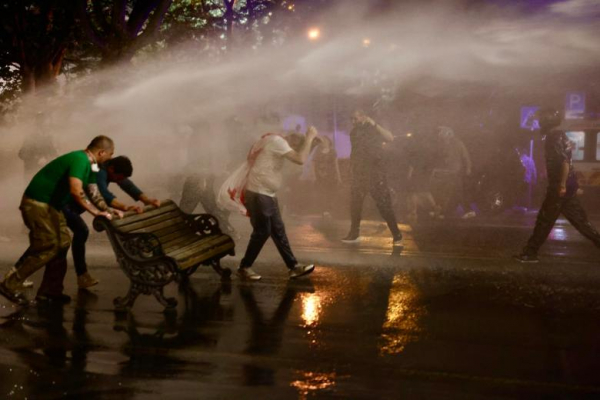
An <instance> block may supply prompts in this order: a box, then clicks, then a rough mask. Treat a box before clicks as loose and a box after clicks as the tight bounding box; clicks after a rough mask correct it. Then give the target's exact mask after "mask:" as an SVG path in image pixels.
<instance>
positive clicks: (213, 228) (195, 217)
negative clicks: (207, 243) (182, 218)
mask: <svg viewBox="0 0 600 400" xmlns="http://www.w3.org/2000/svg"><path fill="white" fill-rule="evenodd" d="M186 222H187V224H188V225H189V226H190V228H192V230H193V231H194V232H195V233H196V234H197V235H200V236H207V235H214V234H220V233H222V232H221V228H220V227H219V220H218V219H216V218H215V217H214V216H212V215H210V214H186Z"/></svg>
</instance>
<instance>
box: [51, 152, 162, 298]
mask: <svg viewBox="0 0 600 400" xmlns="http://www.w3.org/2000/svg"><path fill="white" fill-rule="evenodd" d="M132 174H133V166H132V165H131V161H130V160H129V158H127V157H125V156H119V157H115V158H113V159H111V160H109V161H107V162H105V163H104V164H102V165H101V167H100V171H99V172H98V174H97V176H96V181H97V184H98V189H99V191H100V194H101V195H102V197H103V198H104V200H105V201H106V204H107V205H108V206H109V207H111V208H113V209H115V210H120V211H136V212H138V213H142V212H143V208H141V207H140V206H137V205H131V206H128V205H126V204H124V203H121V202H120V201H119V200H117V197H116V196H115V195H114V194H113V193H112V192H111V191H110V190H109V189H108V186H109V185H110V184H111V183H113V182H114V183H116V184H117V185H119V187H120V188H121V190H123V191H124V192H125V193H127V194H128V195H129V196H130V197H131V198H132V199H133V200H135V201H141V202H142V203H144V204H145V205H153V206H155V207H160V201H158V200H156V199H152V198H149V197H148V196H146V195H145V194H144V193H143V192H142V191H141V190H140V189H139V188H138V187H137V186H136V185H135V184H134V183H133V182H132V181H131V180H130V179H129V178H130V177H131V175H132ZM62 211H63V213H64V215H65V218H66V220H67V226H68V227H69V229H70V230H71V231H72V232H73V241H72V245H71V248H72V251H73V262H74V263H75V272H76V273H77V285H78V287H79V288H80V289H86V288H89V287H91V286H94V285H97V284H98V280H96V279H95V278H94V277H92V276H91V275H90V273H89V272H88V269H87V264H86V261H85V244H86V242H87V239H88V236H89V234H90V231H89V229H88V226H87V224H86V223H85V221H84V220H83V218H81V214H82V213H83V210H82V209H81V207H80V206H79V205H78V204H77V203H75V202H70V203H69V204H67V205H66V206H65V207H64V208H63V210H62Z"/></svg>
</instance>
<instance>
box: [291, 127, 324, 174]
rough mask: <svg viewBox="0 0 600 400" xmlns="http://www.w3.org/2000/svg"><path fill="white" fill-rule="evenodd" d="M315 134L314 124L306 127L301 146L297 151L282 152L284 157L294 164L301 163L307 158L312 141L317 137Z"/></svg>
mask: <svg viewBox="0 0 600 400" xmlns="http://www.w3.org/2000/svg"><path fill="white" fill-rule="evenodd" d="M317 134H318V132H317V128H315V127H314V126H311V127H310V128H308V130H307V131H306V140H304V144H303V145H302V148H301V149H300V150H299V151H295V150H292V151H290V152H287V153H285V154H284V157H285V158H287V159H288V160H290V161H291V162H293V163H295V164H299V165H303V164H304V163H305V162H306V160H307V159H308V155H309V154H310V148H311V146H312V142H313V140H315V138H316V137H317Z"/></svg>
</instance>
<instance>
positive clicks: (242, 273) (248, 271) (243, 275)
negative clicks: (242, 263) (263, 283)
mask: <svg viewBox="0 0 600 400" xmlns="http://www.w3.org/2000/svg"><path fill="white" fill-rule="evenodd" d="M237 274H238V276H239V277H240V279H242V280H245V281H259V280H260V278H262V276H260V275H259V274H257V273H256V272H254V270H253V269H252V268H238V269H237Z"/></svg>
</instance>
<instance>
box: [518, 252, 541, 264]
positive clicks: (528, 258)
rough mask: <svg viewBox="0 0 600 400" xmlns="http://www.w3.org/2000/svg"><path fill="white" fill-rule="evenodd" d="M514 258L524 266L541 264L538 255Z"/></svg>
mask: <svg viewBox="0 0 600 400" xmlns="http://www.w3.org/2000/svg"><path fill="white" fill-rule="evenodd" d="M513 258H514V259H515V260H517V261H518V262H520V263H523V264H536V263H539V262H540V259H539V258H538V256H537V255H531V254H526V253H523V254H519V255H516V256H513Z"/></svg>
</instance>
